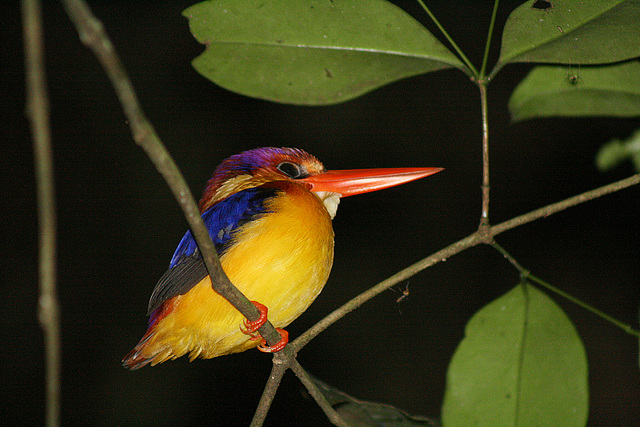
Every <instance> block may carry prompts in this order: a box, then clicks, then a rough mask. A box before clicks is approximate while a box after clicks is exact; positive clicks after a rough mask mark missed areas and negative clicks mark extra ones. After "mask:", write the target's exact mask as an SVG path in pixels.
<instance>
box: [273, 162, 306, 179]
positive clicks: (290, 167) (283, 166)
mask: <svg viewBox="0 0 640 427" xmlns="http://www.w3.org/2000/svg"><path fill="white" fill-rule="evenodd" d="M278 170H279V171H280V172H282V173H283V174H285V175H287V176H288V177H289V178H293V179H298V178H304V177H305V176H306V174H305V173H304V171H303V169H302V167H301V166H299V165H296V164H295V163H290V162H282V163H280V164H279V165H278Z"/></svg>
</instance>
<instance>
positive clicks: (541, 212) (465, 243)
mask: <svg viewBox="0 0 640 427" xmlns="http://www.w3.org/2000/svg"><path fill="white" fill-rule="evenodd" d="M638 183H640V174H636V175H633V176H631V177H629V178H626V179H623V180H620V181H616V182H614V183H611V184H608V185H605V186H602V187H599V188H596V189H595V190H591V191H587V192H585V193H582V194H580V195H577V196H574V197H570V198H568V199H566V200H563V201H561V202H558V203H554V204H551V205H547V206H545V207H543V208H540V209H537V210H535V211H532V212H529V213H527V214H524V215H521V216H518V217H516V218H513V219H510V220H508V221H505V222H502V223H500V224H498V225H495V226H493V227H490V228H489V229H488V233H486V234H485V233H483V232H481V231H480V230H479V231H477V232H475V233H473V234H471V235H469V236H467V237H465V238H464V239H462V240H459V241H457V242H456V243H454V244H452V245H450V246H448V247H446V248H444V249H442V250H440V251H438V252H436V253H435V254H433V255H430V256H428V257H426V258H424V259H422V260H420V261H418V262H416V263H415V264H413V265H410V266H409V267H407V268H405V269H404V270H401V271H399V272H398V273H396V274H394V275H393V276H391V277H389V278H388V279H386V280H384V281H382V282H380V283H378V284H377V285H375V286H373V287H372V288H370V289H368V290H366V291H365V292H363V293H361V294H360V295H358V296H357V297H355V298H353V299H352V300H350V301H348V302H347V303H345V304H344V305H342V306H341V307H339V308H337V309H336V310H334V311H333V312H331V313H330V314H329V315H327V316H326V317H325V318H323V319H322V320H320V321H319V322H318V323H316V324H315V325H313V326H312V327H311V328H309V329H308V330H307V331H306V332H305V333H303V334H302V335H300V336H299V337H298V338H297V339H296V340H295V341H293V342H292V343H291V344H290V345H292V346H294V349H295V351H300V349H302V348H303V347H304V346H305V345H306V344H307V343H308V342H309V341H311V340H312V339H313V338H315V337H316V336H317V335H318V334H319V333H320V332H322V331H324V330H325V329H327V328H328V327H329V326H331V325H332V324H334V323H335V322H337V321H338V320H340V319H342V318H343V317H344V316H346V315H347V314H348V313H350V312H351V311H353V310H355V309H356V308H358V307H360V306H361V305H362V304H364V303H365V302H367V301H369V300H370V299H371V298H373V297H375V296H376V295H378V294H380V293H382V292H384V291H385V290H387V289H389V288H390V287H392V286H393V285H395V284H397V283H399V282H401V281H403V280H406V279H408V278H409V277H411V276H413V275H415V274H417V273H418V272H420V271H422V270H424V269H426V268H428V267H431V266H432V265H434V264H437V263H438V262H440V261H444V260H446V259H447V258H449V257H451V256H453V255H456V254H458V253H460V252H462V251H463V250H465V249H468V248H470V247H472V246H475V245H477V244H479V243H491V241H492V238H493V236H496V235H498V234H500V233H503V232H505V231H507V230H511V229H512V228H515V227H518V226H520V225H524V224H527V223H529V222H532V221H535V220H537V219H540V218H544V217H547V216H549V215H552V214H554V213H557V212H560V211H562V210H565V209H567V208H570V207H572V206H576V205H579V204H581V203H584V202H587V201H589V200H593V199H595V198H598V197H601V196H604V195H606V194H609V193H613V192H615V191H619V190H622V189H624V188H627V187H631V186H633V185H636V184H638Z"/></svg>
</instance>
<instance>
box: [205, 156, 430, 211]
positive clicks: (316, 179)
mask: <svg viewBox="0 0 640 427" xmlns="http://www.w3.org/2000/svg"><path fill="white" fill-rule="evenodd" d="M441 170H442V168H389V169H353V170H335V171H327V170H326V169H325V167H324V165H323V164H322V163H321V162H320V161H319V160H318V159H316V158H315V157H314V156H312V155H311V154H309V153H307V152H305V151H303V150H300V149H297V148H273V147H264V148H256V149H253V150H249V151H244V152H242V153H240V154H236V155H233V156H231V157H229V158H227V159H225V160H224V161H223V162H222V163H221V164H220V165H219V166H218V167H217V168H216V170H215V172H214V173H213V177H211V179H210V180H209V182H208V185H207V189H206V190H205V193H204V195H203V197H202V199H201V200H200V209H201V210H202V211H204V210H206V209H208V208H210V207H211V206H213V205H214V204H216V203H217V202H219V201H220V200H223V199H225V198H226V197H228V196H230V195H232V194H234V193H237V192H239V191H242V190H246V189H248V188H253V187H258V186H260V185H263V184H266V183H267V182H274V181H294V182H297V183H299V184H300V185H303V186H305V187H306V188H307V189H308V190H309V191H311V192H313V193H315V194H316V195H317V196H318V197H319V198H320V200H322V202H323V203H324V206H325V207H326V208H327V211H328V212H329V214H330V215H331V217H332V218H333V216H334V215H335V213H336V210H337V208H338V204H339V202H340V197H346V196H352V195H355V194H362V193H367V192H370V191H376V190H382V189H384V188H388V187H393V186H395V185H400V184H403V183H405V182H410V181H414V180H416V179H420V178H424V177H426V176H429V175H432V174H434V173H436V172H440V171H441Z"/></svg>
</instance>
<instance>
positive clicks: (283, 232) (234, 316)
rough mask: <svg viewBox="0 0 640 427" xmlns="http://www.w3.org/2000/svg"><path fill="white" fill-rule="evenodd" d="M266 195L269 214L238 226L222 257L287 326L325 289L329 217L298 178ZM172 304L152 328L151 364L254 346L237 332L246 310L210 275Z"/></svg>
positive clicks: (249, 292) (234, 277) (248, 291)
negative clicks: (238, 307)
mask: <svg viewBox="0 0 640 427" xmlns="http://www.w3.org/2000/svg"><path fill="white" fill-rule="evenodd" d="M277 187H278V188H279V189H281V190H283V191H282V192H281V193H280V194H279V195H278V196H275V197H272V198H270V199H268V200H267V201H266V207H267V208H268V210H269V213H266V214H264V215H263V216H262V217H260V218H258V219H255V220H253V221H251V222H249V223H247V224H245V225H244V226H242V227H240V228H239V229H238V231H237V234H236V235H234V242H235V243H234V244H233V245H232V246H231V247H230V248H229V249H228V250H227V251H226V252H225V253H224V255H223V256H222V257H221V259H220V262H221V264H222V268H223V269H224V271H225V272H226V274H227V276H228V277H229V279H230V280H231V282H232V283H233V284H234V285H235V286H236V287H237V288H238V289H239V290H240V291H241V292H242V293H244V294H245V295H246V296H247V298H249V299H250V300H254V301H258V302H260V303H262V304H264V305H266V306H267V307H268V308H269V314H268V318H269V320H270V321H271V322H272V323H273V324H274V325H275V326H276V327H285V326H287V325H288V324H289V323H291V322H292V321H293V320H294V319H296V318H297V317H298V316H300V314H302V312H304V311H305V310H306V309H307V308H308V307H309V305H310V304H311V303H312V302H313V300H314V299H315V298H316V297H317V296H318V294H319V293H320V291H321V290H322V288H323V287H324V285H325V283H326V281H327V279H328V277H329V272H330V270H331V265H332V263H333V229H332V227H331V218H330V216H329V213H328V212H327V210H326V209H325V207H324V206H323V204H322V202H321V201H320V199H319V198H318V197H316V196H315V195H314V194H313V193H311V192H309V191H308V190H306V189H305V188H304V187H302V186H300V185H298V184H296V183H293V182H286V183H285V182H278V186H277ZM171 303H173V309H172V311H171V313H170V314H168V315H167V316H165V317H164V318H162V319H161V320H160V321H159V322H158V323H157V325H156V326H155V330H154V334H153V336H152V337H151V338H150V339H149V341H148V342H147V344H146V346H145V351H144V356H145V357H147V358H152V359H153V362H152V364H154V365H155V364H157V363H160V362H163V361H165V360H167V359H170V358H171V359H175V358H177V357H180V356H182V355H184V354H186V353H187V352H189V353H190V359H191V360H193V359H195V358H196V357H203V358H212V357H216V356H220V355H223V354H228V353H235V352H239V351H244V350H246V349H248V348H251V347H255V346H256V345H257V342H256V341H249V340H248V336H247V335H244V334H242V333H241V332H240V329H239V325H240V324H241V323H242V320H243V318H244V316H242V314H240V313H239V312H238V311H237V310H236V309H235V308H233V306H231V304H229V303H228V302H227V301H226V300H225V299H224V298H223V297H221V296H220V295H218V294H217V293H216V292H215V291H214V290H213V289H212V287H211V281H210V278H209V277H208V276H207V277H206V278H205V279H204V280H202V281H201V282H200V283H198V284H197V285H196V286H195V287H193V288H192V289H191V290H190V291H189V292H187V293H186V294H184V295H180V296H177V297H175V298H174V299H173V301H171Z"/></svg>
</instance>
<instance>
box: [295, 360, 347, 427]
mask: <svg viewBox="0 0 640 427" xmlns="http://www.w3.org/2000/svg"><path fill="white" fill-rule="evenodd" d="M291 370H292V371H293V372H294V373H295V374H296V376H297V377H298V379H299V380H300V382H301V383H302V384H304V386H305V387H306V388H307V390H308V391H309V394H310V395H311V397H313V398H314V400H315V401H316V403H317V404H318V406H320V408H321V409H322V410H323V411H324V413H325V415H326V416H327V418H329V421H331V423H332V424H333V425H336V426H338V427H347V426H348V425H349V424H347V423H346V422H345V421H344V420H343V419H342V417H341V416H340V414H338V413H337V412H336V410H335V409H333V406H331V403H329V401H328V400H327V398H326V397H325V396H324V394H322V391H320V388H319V387H318V386H317V385H316V383H314V382H313V380H312V379H311V376H310V375H309V374H308V373H307V371H305V370H304V368H303V367H302V366H301V365H300V363H298V361H297V360H295V359H294V360H293V363H292V365H291Z"/></svg>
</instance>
